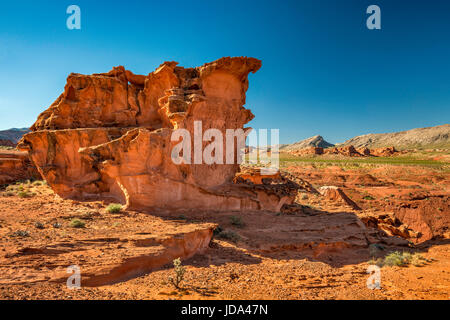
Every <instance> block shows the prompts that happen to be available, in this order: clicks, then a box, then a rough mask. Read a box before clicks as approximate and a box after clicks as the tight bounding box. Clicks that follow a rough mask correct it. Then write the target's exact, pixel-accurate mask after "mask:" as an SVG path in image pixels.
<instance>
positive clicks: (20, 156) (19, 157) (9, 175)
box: [0, 150, 39, 185]
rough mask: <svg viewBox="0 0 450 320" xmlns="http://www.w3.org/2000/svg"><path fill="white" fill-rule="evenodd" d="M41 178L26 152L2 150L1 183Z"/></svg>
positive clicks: (0, 154)
mask: <svg viewBox="0 0 450 320" xmlns="http://www.w3.org/2000/svg"><path fill="white" fill-rule="evenodd" d="M34 178H39V173H38V172H37V170H36V168H35V167H34V166H33V165H32V163H31V161H30V159H29V157H28V154H27V153H26V152H20V151H14V150H0V185H3V184H7V183H11V182H14V181H17V180H27V179H34Z"/></svg>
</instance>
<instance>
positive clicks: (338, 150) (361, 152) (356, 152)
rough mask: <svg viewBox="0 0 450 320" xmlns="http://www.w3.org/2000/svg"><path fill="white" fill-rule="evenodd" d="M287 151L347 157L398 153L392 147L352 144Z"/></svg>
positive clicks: (300, 153)
mask: <svg viewBox="0 0 450 320" xmlns="http://www.w3.org/2000/svg"><path fill="white" fill-rule="evenodd" d="M288 153H290V154H292V155H294V156H305V155H323V154H331V155H342V156H347V157H390V156H393V155H396V154H398V153H399V152H398V151H397V150H396V149H395V148H394V147H384V148H378V149H369V148H366V147H364V148H358V149H356V148H355V147H354V146H344V147H335V148H326V149H324V148H319V147H312V148H305V149H299V150H292V151H288Z"/></svg>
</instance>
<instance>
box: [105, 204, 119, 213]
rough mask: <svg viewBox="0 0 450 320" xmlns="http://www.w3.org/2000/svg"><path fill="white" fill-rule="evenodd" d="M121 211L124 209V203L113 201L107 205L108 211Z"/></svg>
mask: <svg viewBox="0 0 450 320" xmlns="http://www.w3.org/2000/svg"><path fill="white" fill-rule="evenodd" d="M120 211H122V205H121V204H118V203H111V204H110V205H109V206H107V207H106V212H109V213H119V212H120Z"/></svg>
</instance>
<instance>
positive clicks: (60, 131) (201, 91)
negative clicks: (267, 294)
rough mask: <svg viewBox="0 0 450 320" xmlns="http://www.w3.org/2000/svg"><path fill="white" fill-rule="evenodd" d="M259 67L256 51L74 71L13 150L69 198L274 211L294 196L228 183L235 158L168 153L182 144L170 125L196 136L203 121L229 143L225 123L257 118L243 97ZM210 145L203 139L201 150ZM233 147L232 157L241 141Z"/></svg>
mask: <svg viewBox="0 0 450 320" xmlns="http://www.w3.org/2000/svg"><path fill="white" fill-rule="evenodd" d="M260 67H261V61H259V60H257V59H254V58H245V57H238V58H222V59H219V60H217V61H215V62H212V63H207V64H205V65H203V66H201V67H197V68H188V69H185V68H182V67H178V66H177V63H176V62H165V63H163V64H162V65H161V66H160V67H159V68H158V69H157V70H156V71H154V72H152V73H150V74H149V75H148V76H143V75H134V74H133V73H132V72H130V71H128V70H125V68H124V67H116V68H114V69H113V70H112V71H110V72H108V73H103V74H93V75H90V76H85V75H80V74H71V75H70V76H69V77H68V79H67V85H66V86H65V90H64V93H63V94H62V95H61V96H60V97H59V98H58V99H57V100H56V101H55V102H54V103H53V104H52V105H51V106H50V107H49V109H47V110H46V111H44V112H43V113H42V114H41V115H40V116H39V118H38V120H37V121H36V123H35V124H34V125H33V126H32V127H31V130H32V131H33V132H31V133H29V134H27V135H26V136H24V137H23V139H22V140H21V141H20V143H19V148H20V149H22V150H27V151H29V153H30V155H31V157H32V159H33V162H34V163H35V164H36V166H37V167H38V169H39V172H40V173H41V174H42V176H43V177H45V179H46V180H47V182H48V183H49V185H50V186H51V187H52V188H53V190H54V191H55V192H56V193H58V194H59V195H60V196H62V197H66V198H73V199H110V200H112V201H117V202H121V203H123V204H127V205H128V206H129V207H130V208H138V209H142V208H144V209H171V210H172V209H214V210H255V209H267V210H279V207H280V206H281V205H282V204H283V203H289V202H292V201H293V199H294V198H295V196H294V197H293V196H292V195H291V194H290V193H286V194H283V193H282V192H267V190H259V189H257V188H248V186H246V185H245V184H242V185H236V184H233V179H234V177H235V174H236V173H237V172H238V171H239V164H238V161H235V162H234V163H233V164H188V163H183V164H179V165H178V164H175V163H174V162H173V161H172V158H171V153H172V150H173V148H174V146H175V145H177V144H179V142H180V140H176V141H172V134H173V132H174V130H176V129H185V130H187V132H189V133H190V134H191V136H192V137H194V134H195V132H196V130H198V125H197V127H195V124H196V123H197V124H198V123H199V122H200V121H201V126H202V128H201V130H202V132H205V131H206V130H208V129H211V128H214V129H218V130H219V131H220V132H222V134H223V145H224V146H226V141H225V140H226V130H227V129H243V128H244V125H245V124H246V123H247V122H249V121H250V120H251V119H253V117H254V116H253V114H252V113H251V111H250V110H248V109H245V108H244V107H243V105H244V104H245V93H246V91H247V89H248V85H249V84H248V78H247V77H248V74H249V73H250V72H253V73H254V72H256V71H257V70H258V69H259V68H260ZM194 127H195V128H194ZM192 140H193V139H192ZM210 144H211V141H208V140H207V141H203V145H202V146H201V147H203V148H202V150H205V148H206V147H207V146H209V145H210ZM191 147H192V150H194V147H195V146H194V141H191ZM227 151H228V150H227ZM227 151H225V150H224V159H223V162H224V163H225V160H226V159H225V157H226V153H227ZM233 152H234V153H235V154H236V160H237V157H238V156H237V144H235V146H234V150H233ZM183 156H185V155H183ZM192 160H193V159H192ZM274 188H279V189H280V190H283V185H282V184H281V185H279V186H278V187H277V186H276V187H274ZM280 204H281V205H280Z"/></svg>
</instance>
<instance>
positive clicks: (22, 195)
mask: <svg viewBox="0 0 450 320" xmlns="http://www.w3.org/2000/svg"><path fill="white" fill-rule="evenodd" d="M17 196H18V197H19V198H31V197H32V194H31V193H29V192H28V191H20V192H18V193H17Z"/></svg>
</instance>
